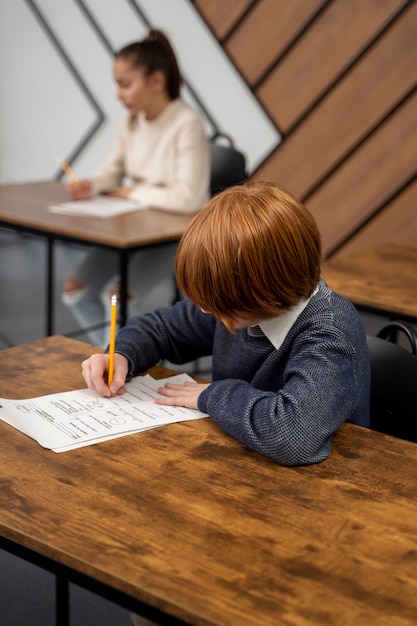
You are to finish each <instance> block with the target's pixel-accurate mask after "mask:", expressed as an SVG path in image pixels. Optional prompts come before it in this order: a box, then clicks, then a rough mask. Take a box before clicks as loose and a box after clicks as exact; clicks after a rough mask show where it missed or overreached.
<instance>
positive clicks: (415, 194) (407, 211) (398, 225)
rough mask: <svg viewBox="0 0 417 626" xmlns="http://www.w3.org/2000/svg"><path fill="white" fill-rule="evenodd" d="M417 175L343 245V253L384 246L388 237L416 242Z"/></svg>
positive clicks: (396, 240) (408, 242) (402, 241)
mask: <svg viewBox="0 0 417 626" xmlns="http://www.w3.org/2000/svg"><path fill="white" fill-rule="evenodd" d="M416 199H417V179H414V181H413V182H412V183H410V184H409V185H408V186H407V187H406V188H405V189H404V190H403V191H402V193H400V194H399V195H398V196H396V197H395V198H394V200H393V201H392V202H389V203H388V204H387V206H386V207H384V208H383V209H382V210H381V211H380V212H379V213H378V215H376V216H375V217H374V218H373V219H371V220H370V221H369V222H368V223H367V224H365V225H364V226H363V228H362V229H361V230H360V232H359V233H358V234H357V235H356V236H355V237H353V238H352V239H351V240H350V241H349V242H348V243H347V244H345V245H344V246H343V249H342V251H340V252H339V253H336V254H335V255H334V258H336V257H338V256H341V255H342V254H355V253H356V252H361V251H363V250H367V249H368V248H369V247H377V246H381V245H383V244H385V243H387V242H388V241H390V242H396V243H399V242H401V243H407V244H415V243H416V233H417V211H416Z"/></svg>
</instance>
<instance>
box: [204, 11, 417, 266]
mask: <svg viewBox="0 0 417 626" xmlns="http://www.w3.org/2000/svg"><path fill="white" fill-rule="evenodd" d="M194 4H195V6H196V7H197V8H199V9H200V11H201V13H202V15H203V17H204V18H205V19H206V21H207V22H208V24H209V26H210V27H211V28H212V30H213V32H214V33H215V34H216V35H217V36H218V38H219V39H222V41H221V44H222V45H223V47H224V48H225V50H226V51H227V52H228V53H229V55H230V56H231V58H232V60H233V61H234V63H235V65H236V67H237V68H238V69H239V71H240V72H241V74H242V76H244V77H245V78H246V81H247V82H248V84H249V85H250V87H251V88H252V89H253V91H254V93H255V94H256V95H257V97H258V98H259V100H260V102H261V103H262V104H263V106H264V108H265V110H266V111H267V112H268V113H269V115H270V116H271V119H272V120H273V121H274V123H275V124H276V126H277V128H278V130H279V131H280V132H281V133H282V134H283V141H282V142H281V144H280V145H279V146H278V147H277V149H276V150H274V151H273V152H272V153H271V154H270V155H269V156H268V157H267V158H266V160H265V161H264V163H262V165H261V166H260V167H259V168H258V170H257V171H256V172H255V173H254V174H253V176H252V178H254V179H260V178H263V179H271V180H276V181H278V182H280V183H281V184H284V185H285V186H287V187H288V188H289V189H291V190H292V191H293V192H294V193H296V194H297V195H299V196H300V197H301V198H303V199H305V201H306V203H307V205H308V206H309V208H310V209H311V210H312V211H313V213H314V214H315V215H316V218H317V220H318V222H319V225H320V228H321V231H322V234H323V241H324V249H325V252H326V254H328V255H330V254H331V253H336V254H338V255H341V254H344V251H345V250H346V251H347V250H349V251H352V250H353V249H355V241H357V244H356V245H357V246H360V247H361V248H363V247H366V246H368V245H369V246H371V245H373V244H374V243H375V242H376V241H378V242H385V241H390V238H392V237H394V236H395V240H396V241H400V240H401V238H402V237H403V240H404V241H406V242H408V243H410V242H414V243H416V244H417V223H416V219H415V218H414V217H413V215H412V211H411V208H410V206H412V198H413V194H412V192H411V191H410V190H414V191H415V182H414V181H415V176H416V175H417V100H416V98H417V96H416V94H415V88H416V86H417V45H416V42H417V2H415V1H414V0H366V1H363V0H328V1H327V2H325V1H323V0H321V1H320V0H292V1H291V2H286V1H284V0H255V1H253V2H252V3H248V2H243V1H241V2H236V3H222V2H220V0H197V1H195V3H194ZM232 5H233V11H232V9H231V6H232ZM242 123H247V120H242ZM414 197H415V194H414ZM391 220H392V221H393V222H395V228H392V227H391V226H390V222H391ZM384 238H385V239H384Z"/></svg>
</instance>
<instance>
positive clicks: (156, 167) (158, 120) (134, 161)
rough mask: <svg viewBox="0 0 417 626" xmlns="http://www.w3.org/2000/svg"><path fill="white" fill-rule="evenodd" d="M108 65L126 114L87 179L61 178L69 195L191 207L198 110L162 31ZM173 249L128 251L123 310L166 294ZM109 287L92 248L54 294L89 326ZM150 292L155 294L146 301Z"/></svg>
mask: <svg viewBox="0 0 417 626" xmlns="http://www.w3.org/2000/svg"><path fill="white" fill-rule="evenodd" d="M113 70H114V80H115V82H116V85H117V89H118V98H119V99H120V100H121V102H122V103H123V105H124V106H125V107H126V109H127V110H128V115H127V117H126V119H125V121H124V123H123V125H122V128H121V130H120V133H119V137H118V139H117V142H116V145H115V146H114V148H113V151H112V152H111V154H110V156H109V158H108V159H107V161H106V162H105V163H104V164H103V165H102V167H100V168H99V169H98V170H97V171H96V172H95V174H94V175H93V176H92V177H91V178H90V179H88V180H81V181H78V182H71V183H70V184H69V185H68V192H69V194H70V196H71V198H72V199H75V200H76V199H86V198H89V197H91V196H93V195H95V194H100V193H102V194H106V195H109V196H113V197H117V198H130V199H131V200H137V201H138V202H139V203H141V204H144V205H146V206H148V207H151V208H152V207H154V208H158V209H164V210H167V211H176V212H182V213H193V212H195V211H198V210H199V209H200V208H201V207H202V206H203V205H204V204H205V203H206V202H207V200H208V197H209V179H210V152H209V144H208V140H207V137H206V134H205V131H204V127H203V123H202V120H201V118H200V116H199V115H198V114H197V112H195V111H194V110H193V109H191V108H190V107H189V106H188V105H187V104H185V102H184V101H183V100H182V99H181V97H180V87H181V82H182V79H181V74H180V71H179V67H178V63H177V60H176V57H175V54H174V51H173V49H172V47H171V44H170V43H169V41H168V39H167V37H166V36H165V35H164V34H163V33H161V32H160V31H157V30H151V31H150V33H149V35H148V36H147V37H146V39H144V40H142V41H139V42H136V43H132V44H130V45H128V46H126V47H124V48H122V49H121V50H120V51H119V52H118V53H116V55H115V61H114V68H113ZM125 179H129V181H128V182H125ZM124 183H125V184H124ZM175 252H176V243H168V244H162V245H159V246H154V247H152V248H149V249H144V250H139V251H138V252H136V253H135V254H134V255H132V258H131V261H130V265H129V284H130V285H131V290H130V293H129V307H130V311H132V312H134V313H140V312H143V311H145V310H147V309H149V308H150V307H152V308H153V306H155V305H163V304H168V303H169V301H172V300H173V298H174V283H173V280H172V276H173V267H174V258H175ZM117 291H118V283H117V276H116V271H115V259H114V257H113V255H112V254H111V253H109V252H108V251H105V250H102V249H95V250H93V251H92V252H90V253H89V254H88V255H87V256H86V258H85V259H84V260H83V261H82V262H81V263H80V265H79V266H78V267H77V269H76V271H75V273H74V274H73V275H72V276H69V277H67V278H66V279H65V280H64V284H63V293H62V299H63V301H64V303H65V304H66V305H67V306H68V307H69V308H70V309H71V311H72V313H73V315H74V317H75V318H76V319H77V321H78V322H79V323H80V324H81V326H82V327H89V326H93V325H99V324H100V322H104V321H106V320H108V318H109V314H108V311H109V303H110V299H111V295H112V294H113V293H116V292H117ZM155 291H156V293H158V292H159V300H157V301H156V302H155V301H153V302H152V305H150V304H148V303H147V301H148V302H149V299H150V298H152V294H153V293H155ZM162 294H163V295H162ZM164 299H165V301H164ZM167 299H168V301H167ZM103 326H104V324H103ZM106 335H107V331H106V329H105V328H104V327H103V328H100V329H99V330H92V331H91V332H90V333H89V338H90V340H91V342H92V343H94V344H96V345H100V346H103V345H104V344H105V337H106Z"/></svg>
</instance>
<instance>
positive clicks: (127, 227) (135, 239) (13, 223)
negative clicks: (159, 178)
mask: <svg viewBox="0 0 417 626" xmlns="http://www.w3.org/2000/svg"><path fill="white" fill-rule="evenodd" d="M68 199H69V198H68V194H67V192H66V190H65V186H64V185H63V184H62V183H57V182H36V183H22V184H14V185H4V186H0V227H3V228H11V229H13V230H15V231H18V232H23V233H26V234H30V235H37V236H40V237H42V238H44V239H45V240H46V242H47V270H46V335H51V334H53V331H54V329H53V326H54V324H53V322H54V316H53V289H54V250H53V246H54V243H55V242H56V241H66V242H68V243H75V244H81V245H93V246H99V247H102V248H107V249H109V250H113V251H115V252H116V253H117V256H118V260H119V267H118V268H115V273H117V271H118V272H119V276H120V307H119V321H120V324H121V325H123V324H125V322H126V317H127V298H126V294H127V290H128V284H127V280H128V279H127V276H128V257H129V254H130V253H131V252H133V251H135V250H137V249H139V248H144V247H148V246H154V245H158V244H161V243H165V242H168V241H177V240H178V239H180V237H181V235H182V234H183V232H184V231H185V229H186V228H187V226H188V224H189V223H190V221H191V218H192V216H190V215H181V214H178V213H170V212H168V211H158V210H155V209H148V210H145V211H136V212H134V213H126V214H124V215H119V216H117V217H110V218H106V219H99V218H94V217H80V216H72V215H61V214H59V213H52V212H51V211H49V210H48V209H49V207H50V206H51V205H53V204H60V203H62V202H65V201H68ZM145 269H146V268H145Z"/></svg>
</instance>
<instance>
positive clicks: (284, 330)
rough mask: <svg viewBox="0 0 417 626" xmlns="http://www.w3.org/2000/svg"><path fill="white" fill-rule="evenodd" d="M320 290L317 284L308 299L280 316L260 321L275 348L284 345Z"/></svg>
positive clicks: (260, 326) (262, 328)
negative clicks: (286, 338) (292, 328)
mask: <svg viewBox="0 0 417 626" xmlns="http://www.w3.org/2000/svg"><path fill="white" fill-rule="evenodd" d="M318 290H319V287H318V285H317V287H316V288H315V290H314V291H313V293H312V294H311V296H310V297H309V298H307V299H306V300H301V301H300V302H299V303H298V304H296V305H295V306H293V307H292V308H291V309H289V311H286V313H283V314H282V315H279V316H278V317H274V318H273V319H272V320H265V321H263V322H260V323H259V328H260V329H261V330H262V332H263V333H264V335H265V336H266V337H268V339H269V341H270V342H271V343H272V345H273V346H274V348H276V349H277V350H278V349H279V348H280V347H281V346H282V344H283V342H284V339H285V337H286V336H287V335H288V333H289V331H290V329H291V327H292V326H293V324H294V322H295V321H296V320H297V318H298V317H299V316H300V315H301V313H302V312H303V311H304V309H305V308H306V306H307V304H308V303H309V302H310V300H311V298H312V297H313V296H315V295H316V293H317V292H318Z"/></svg>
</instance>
